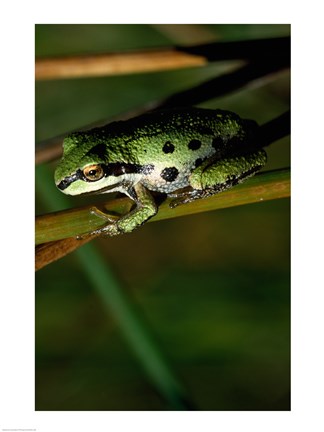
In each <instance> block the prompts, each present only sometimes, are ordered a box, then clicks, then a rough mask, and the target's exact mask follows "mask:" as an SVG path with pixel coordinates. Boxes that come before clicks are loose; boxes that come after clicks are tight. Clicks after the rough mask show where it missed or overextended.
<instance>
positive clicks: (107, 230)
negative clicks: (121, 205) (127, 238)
mask: <svg viewBox="0 0 324 432" xmlns="http://www.w3.org/2000/svg"><path fill="white" fill-rule="evenodd" d="M105 220H106V221H107V220H108V221H109V223H108V224H106V225H104V226H102V227H100V228H97V229H95V230H93V231H89V232H87V233H84V234H80V235H78V236H77V239H78V240H85V239H89V238H90V237H93V238H95V237H100V236H105V237H113V236H116V235H119V234H122V231H121V230H120V229H119V228H118V225H117V223H116V219H113V218H110V217H108V215H107V217H105Z"/></svg>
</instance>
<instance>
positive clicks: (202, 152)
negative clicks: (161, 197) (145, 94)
mask: <svg viewBox="0 0 324 432" xmlns="http://www.w3.org/2000/svg"><path fill="white" fill-rule="evenodd" d="M107 128H110V130H111V132H113V130H114V133H115V134H116V135H118V137H119V139H121V141H122V144H121V145H122V146H123V153H124V155H125V158H126V159H127V160H128V162H129V161H131V162H132V163H136V164H139V165H143V166H145V165H148V164H150V166H153V169H151V171H150V172H149V173H148V174H147V175H145V177H144V178H143V180H142V182H143V184H144V185H145V186H146V187H147V188H148V189H151V190H156V191H160V192H166V193H169V192H172V191H174V190H177V189H179V188H183V187H186V186H188V184H189V181H188V179H189V176H190V174H191V172H192V171H193V170H194V169H195V168H197V167H198V166H199V165H201V164H202V163H203V162H204V161H205V160H206V159H208V158H210V157H214V155H216V157H219V158H221V157H222V156H223V155H224V154H226V152H228V150H229V148H230V147H232V146H242V145H244V142H246V140H247V135H248V131H249V127H246V125H245V121H244V120H242V119H241V118H240V117H239V116H237V115H236V114H234V113H231V112H228V111H222V110H209V109H202V108H186V109H181V108H180V109H172V110H163V111H153V112H150V113H147V114H144V115H142V116H139V117H136V118H134V119H130V120H127V121H124V122H118V123H116V124H111V125H108V126H107ZM126 153H127V155H126Z"/></svg>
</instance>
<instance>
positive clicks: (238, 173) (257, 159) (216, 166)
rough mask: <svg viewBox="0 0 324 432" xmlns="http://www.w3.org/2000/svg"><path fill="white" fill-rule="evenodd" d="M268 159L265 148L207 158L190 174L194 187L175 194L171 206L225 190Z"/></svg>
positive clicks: (258, 168) (242, 179) (246, 176)
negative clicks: (212, 158)
mask: <svg viewBox="0 0 324 432" xmlns="http://www.w3.org/2000/svg"><path fill="white" fill-rule="evenodd" d="M266 161H267V155H266V152H265V151H264V150H258V151H255V152H253V153H247V154H244V155H240V156H239V155H237V156H231V157H228V158H224V159H221V160H209V159H207V160H206V161H204V163H203V164H201V165H200V166H199V167H198V168H196V169H195V170H194V171H193V172H192V174H191V175H190V177H189V184H190V186H191V188H192V189H191V190H189V191H188V192H186V193H182V194H180V195H178V196H177V195H176V194H173V195H172V196H174V197H175V199H174V200H172V201H171V203H170V207H172V208H173V207H176V206H178V205H180V204H185V203H188V202H191V201H194V200H196V199H200V198H206V197H209V196H211V195H215V194H217V193H220V192H223V191H224V190H226V189H229V188H231V187H233V186H235V185H237V184H239V183H241V182H243V181H244V180H245V179H247V178H249V177H251V176H253V175H254V174H255V173H256V172H257V171H259V170H260V169H261V168H262V167H263V166H264V165H265V163H266Z"/></svg>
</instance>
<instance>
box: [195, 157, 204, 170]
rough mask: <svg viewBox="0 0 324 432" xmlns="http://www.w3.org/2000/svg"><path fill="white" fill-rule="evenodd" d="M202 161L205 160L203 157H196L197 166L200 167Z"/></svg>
mask: <svg viewBox="0 0 324 432" xmlns="http://www.w3.org/2000/svg"><path fill="white" fill-rule="evenodd" d="M202 163H203V160H202V159H201V158H198V159H196V161H195V168H198V167H199V166H200V165H201V164H202Z"/></svg>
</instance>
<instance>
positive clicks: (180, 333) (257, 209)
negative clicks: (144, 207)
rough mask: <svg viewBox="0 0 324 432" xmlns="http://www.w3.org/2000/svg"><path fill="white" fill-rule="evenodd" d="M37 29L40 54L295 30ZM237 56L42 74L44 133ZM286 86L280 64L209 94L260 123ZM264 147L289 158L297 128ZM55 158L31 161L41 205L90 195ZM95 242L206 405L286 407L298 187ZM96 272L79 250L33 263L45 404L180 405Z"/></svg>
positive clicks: (99, 115)
mask: <svg viewBox="0 0 324 432" xmlns="http://www.w3.org/2000/svg"><path fill="white" fill-rule="evenodd" d="M35 31H36V44H35V47H36V55H37V56H51V55H62V54H83V53H84V54H87V53H92V52H104V51H116V52H120V51H123V50H129V49H144V48H149V47H165V46H172V45H174V44H187V45H188V44H195V43H204V42H210V41H216V40H219V41H224V40H240V39H248V38H260V37H274V36H286V35H289V33H290V27H289V26H288V25H180V26H174V25H165V26H161V25H37V26H36V30H35ZM236 64H238V62H237V61H228V62H221V63H213V64H210V65H208V66H206V67H203V68H190V69H186V70H177V71H163V72H158V73H149V74H136V75H125V76H118V77H117V76H114V77H99V78H85V79H74V80H72V79H71V80H68V79H67V80H58V81H42V82H37V83H36V98H35V103H36V140H37V142H40V141H42V140H44V139H48V138H51V137H54V136H56V135H59V134H62V133H66V132H68V131H70V130H72V129H77V128H81V127H84V126H85V125H88V124H91V123H92V122H95V121H98V120H101V119H103V118H107V119H109V117H111V116H114V115H117V114H119V113H123V112H127V111H128V110H131V109H134V108H137V107H139V106H141V105H142V104H144V103H146V102H150V101H153V100H158V99H160V98H164V97H167V96H169V95H170V94H172V93H174V92H176V91H180V90H184V89H186V88H190V87H191V86H193V85H197V84H199V83H200V82H203V81H204V80H207V79H209V78H212V77H215V76H217V75H220V74H221V73H223V72H225V71H227V70H230V69H231V68H232V67H233V66H235V65H236ZM289 90H290V76H289V72H288V71H283V72H281V73H278V74H276V76H275V77H273V79H270V80H269V79H268V80H261V81H259V82H258V83H254V85H251V86H248V87H246V88H244V89H242V90H240V91H236V92H235V93H231V94H229V95H227V96H224V97H221V98H217V99H212V100H209V101H208V102H206V103H204V104H201V105H200V106H203V107H209V108H222V109H229V110H232V111H235V112H236V113H238V114H239V115H241V116H242V117H245V118H252V119H255V120H257V121H258V122H259V123H260V124H262V123H264V122H266V121H268V120H271V119H272V118H274V117H275V116H277V115H280V114H281V113H283V112H284V111H286V110H287V109H288V108H289V104H290V101H289V98H290V94H289ZM267 152H268V157H269V162H268V164H267V166H266V168H265V169H266V170H269V169H276V168H281V167H287V166H289V163H290V156H289V139H288V138H285V139H282V140H280V141H277V142H276V143H274V144H272V145H271V146H270V148H269V149H268V150H267ZM54 169H55V163H48V164H46V165H44V166H40V167H37V169H36V213H37V214H40V213H46V212H49V211H56V210H61V209H64V208H70V207H73V206H77V205H82V204H84V203H87V202H92V201H91V198H89V197H88V198H71V199H68V198H67V197H65V196H63V194H61V193H60V192H59V191H58V190H57V189H56V188H55V185H54V182H53V172H54ZM107 197H108V195H107V196H106V197H105V198H104V199H106V198H107ZM93 245H94V247H95V248H96V249H97V250H98V251H99V253H100V259H103V260H104V262H105V263H106V266H107V269H108V268H109V271H110V272H111V277H112V278H114V280H115V281H117V283H118V284H119V285H120V286H121V289H122V290H123V292H125V293H126V294H127V295H128V297H129V299H130V301H131V302H132V303H133V304H134V305H135V307H136V309H138V313H139V315H140V319H141V320H142V321H143V323H144V325H145V326H146V328H147V329H148V330H149V332H150V333H151V334H152V335H153V338H154V340H155V342H156V343H157V345H158V347H159V349H160V350H161V352H162V353H163V355H164V357H165V358H166V361H167V362H168V364H169V365H170V367H171V368H172V370H173V372H174V374H175V375H176V377H177V379H178V380H179V381H180V382H181V383H182V384H183V386H184V387H185V389H186V392H187V395H188V397H189V398H190V400H191V402H192V404H194V406H195V407H196V408H197V409H200V410H289V409H290V201H289V199H281V200H277V201H270V202H265V203H259V204H255V205H248V206H242V207H234V208H230V209H226V210H221V211H215V212H210V213H204V214H200V215H195V216H187V217H183V218H178V219H172V220H167V221H162V222H158V223H149V224H146V225H145V226H143V227H141V228H140V229H139V230H137V231H136V232H134V233H132V234H128V235H124V236H121V237H118V238H112V239H100V240H96V241H95V242H93ZM90 266H91V263H90ZM93 268H95V263H94V264H93ZM92 280H93V279H92V278H91V276H90V275H89V272H88V270H87V269H85V268H84V265H83V264H82V260H80V255H78V253H73V254H71V255H69V256H67V257H65V258H64V259H62V260H60V261H58V262H56V263H53V264H51V265H49V266H48V267H46V268H44V269H42V270H40V271H39V272H37V273H36V405H35V407H36V410H168V409H171V408H170V405H169V404H168V402H167V401H166V400H165V399H164V398H163V397H161V396H160V395H159V394H158V392H157V390H156V388H155V386H154V384H153V383H152V382H151V381H150V379H149V377H148V376H147V375H146V373H145V371H144V368H143V365H142V364H141V361H139V360H138V358H137V357H136V355H135V354H134V350H133V349H132V347H131V346H130V345H129V344H128V343H127V335H126V337H125V334H124V333H123V332H122V331H121V330H120V327H119V326H118V324H117V322H116V320H115V319H114V316H113V313H112V312H113V311H110V310H109V308H108V309H107V306H106V304H104V301H103V297H102V296H101V295H99V294H98V291H97V290H96V289H95V288H94V283H93V282H92Z"/></svg>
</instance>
